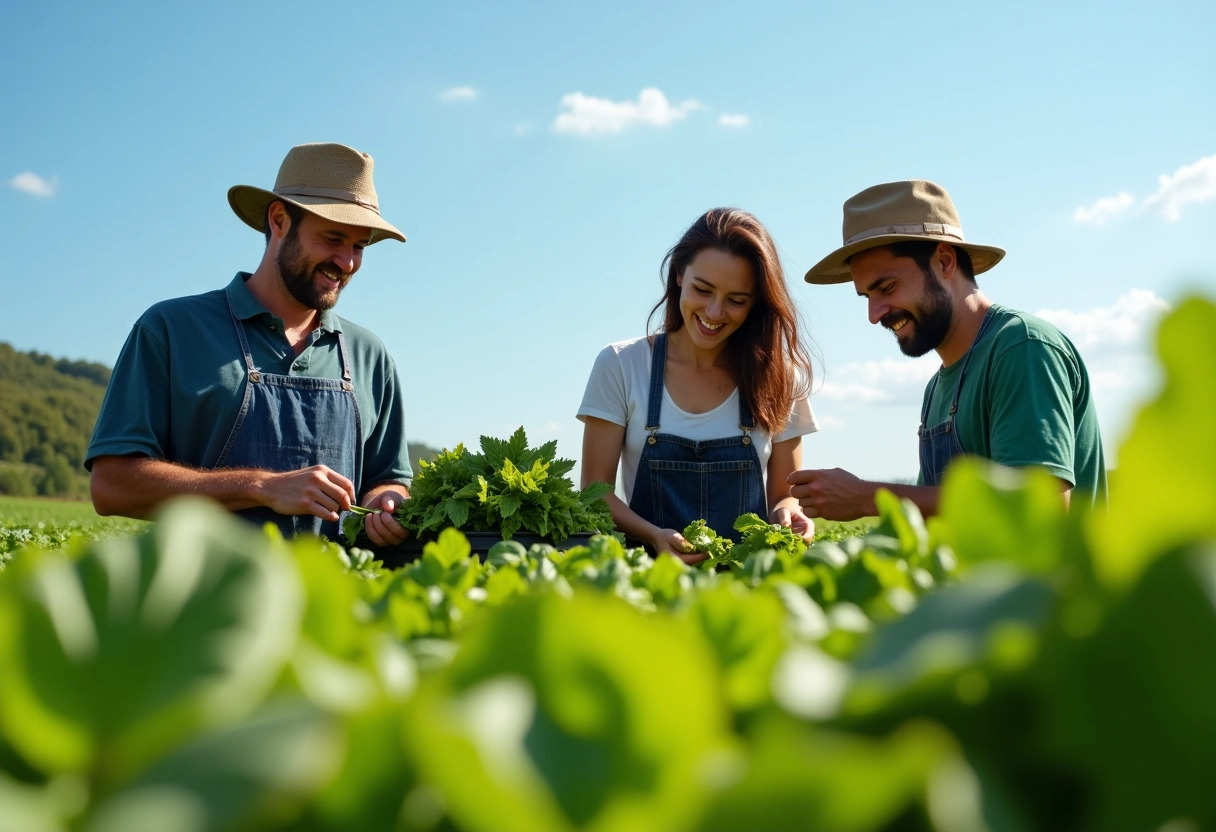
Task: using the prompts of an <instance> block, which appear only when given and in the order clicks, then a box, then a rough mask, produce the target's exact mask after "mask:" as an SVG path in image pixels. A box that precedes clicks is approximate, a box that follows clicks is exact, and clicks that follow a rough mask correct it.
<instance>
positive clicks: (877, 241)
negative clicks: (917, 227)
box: [806, 234, 1005, 285]
mask: <svg viewBox="0 0 1216 832" xmlns="http://www.w3.org/2000/svg"><path fill="white" fill-rule="evenodd" d="M911 240H930V241H936V242H940V243H949V244H950V245H952V246H957V247H958V248H961V249H963V250H964V251H966V252H967V254H968V255H970V256H971V266H972V269H973V271H974V273H975V274H981V273H983V272H986V271H988V270H989V269H991V268H992V267H993V266H995V265H996V264H997V263H999V262H1001V258H1002V257H1004V256H1005V249H1003V248H997V247H996V246H981V245H977V244H976V243H964V242H960V241H959V239H958V238H957V237H944V236H943V237H937V236H934V235H932V234H883V235H882V236H879V237H867V238H866V239H864V240H858V241H857V242H855V243H851V244H849V245H847V246H841V247H840V248H838V249H836V250H835V251H833V252H832V253H831V254H829V255H828V256H827V257H825V258H823V259H822V260H820V261H819V262H818V263H816V264H815V265H814V266H811V268H810V269H809V270H808V271H807V273H806V282H807V283H815V284H820V285H827V284H830V283H848V282H849V281H850V280H852V279H853V276H852V274H851V273H850V272H849V258H850V257H852V256H853V255H854V254H857V253H858V252H860V251H865V250H866V249H871V248H878V247H879V246H885V245H889V244H891V243H906V242H908V241H911Z"/></svg>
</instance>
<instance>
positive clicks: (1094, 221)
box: [1072, 191, 1136, 225]
mask: <svg viewBox="0 0 1216 832" xmlns="http://www.w3.org/2000/svg"><path fill="white" fill-rule="evenodd" d="M1135 204H1136V198H1135V197H1133V196H1132V195H1131V194H1129V193H1128V192H1127V191H1120V192H1119V193H1118V194H1117V195H1116V196H1104V197H1102V198H1101V199H1099V200H1098V201H1097V202H1094V203H1093V204H1091V205H1082V206H1080V207H1079V208H1077V210H1075V211H1073V212H1072V218H1073V220H1075V221H1076V222H1079V223H1081V225H1102V224H1104V223H1105V222H1106V221H1107V220H1110V219H1112V218H1114V217H1117V216H1119V215H1120V214H1122V213H1124V212H1125V211H1127V209H1129V208H1131V207H1132V206H1133V205H1135Z"/></svg>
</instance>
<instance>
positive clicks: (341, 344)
mask: <svg viewBox="0 0 1216 832" xmlns="http://www.w3.org/2000/svg"><path fill="white" fill-rule="evenodd" d="M338 354H339V355H340V356H341V358H342V389H343V390H345V391H346V392H348V393H349V392H351V391H352V390H354V389H355V385H354V384H353V383H352V381H351V377H350V358H349V357H348V356H347V354H346V339H345V338H343V337H342V330H338Z"/></svg>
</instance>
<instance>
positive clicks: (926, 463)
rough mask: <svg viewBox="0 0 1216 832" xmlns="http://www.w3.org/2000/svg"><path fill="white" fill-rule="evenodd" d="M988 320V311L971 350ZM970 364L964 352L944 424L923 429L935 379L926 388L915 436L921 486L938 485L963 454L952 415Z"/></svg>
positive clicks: (990, 312)
mask: <svg viewBox="0 0 1216 832" xmlns="http://www.w3.org/2000/svg"><path fill="white" fill-rule="evenodd" d="M991 319H992V310H991V309H989V310H988V312H987V313H986V314H985V315H984V320H983V323H981V324H980V331H979V332H977V333H976V334H975V340H974V341H972V342H971V346H972V347H974V346H975V345H976V344H978V343H979V341H980V339H981V338H983V337H984V330H985V329H987V328H988V322H989V321H990V320H991ZM969 361H971V350H970V349H968V350H967V355H966V356H965V357H964V358H963V366H962V367H961V368H960V369H959V373H958V384H956V385H955V387H954V400H953V401H952V402H951V403H950V414H949V416H948V417H947V418H946V421H944V422H941V423H939V424H937V425H934V426H933V427H931V428H927V427H925V422H926V421H927V420H928V418H929V405H930V404H931V403H932V402H933V394H934V393H935V392H937V380H938V376H934V377H933V386H932V387H930V388H929V395H927V396H925V404H924V406H923V407H922V408H921V413H920V427H918V428H917V429H916V435H917V436H919V437H920V476H921V480H922V481H923V484H924V485H941V484H942V476H943V475H944V474H945V473H946V466H947V465H949V464H950V460H952V459H954V457H956V456H959V455H960V454H965V453H966V450H965V449H964V448H963V443H962V442H960V441H959V438H958V431H957V430H955V429H954V415H955V413H957V412H958V399H959V393H960V392H961V391H962V389H963V379H964V378H966V377H967V363H968V362H969Z"/></svg>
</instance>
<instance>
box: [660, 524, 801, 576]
mask: <svg viewBox="0 0 1216 832" xmlns="http://www.w3.org/2000/svg"><path fill="white" fill-rule="evenodd" d="M735 531H737V532H740V533H742V535H743V539H742V540H740V541H739V542H738V543H735V542H734V541H732V540H731V539H730V538H728V537H719V536H718V533H717V532H715V531H714V530H713V529H711V528H710V527H709V526H707V525H705V521H704V520H694V521H693V522H692V523H689V524H688V526H686V527H685V528H684V539H685V540H687V541H688V542H689V543H691V544H692V547H693V551H694V552H698V553H700V554H705V555H709V560H706V561H702V562H701V564H700V565H701V566H702V568H707V569H708V568H713V567H715V566H718V565H719V564H727V565H730V566H742V565H743V564H744V563H746V562H747V559H748V557H750V556H751V555H753V554H755V553H756V552H759V551H762V550H764V549H774V550H776V551H778V552H789V553H790V554H791V555H801V554H802V553H803V552H804V551H806V541H805V540H803V539H802V535H800V534H798V533H797V532H795V531H793V530H792V529H790V528H787V527H786V526H779V525H777V524H776V523H768V522H765V521H764V520H763V519H761V518H760V516H759V515H757V514H753V513H750V512H749V513H748V514H743V515H740V516H739V519H738V520H736V521H735Z"/></svg>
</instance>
